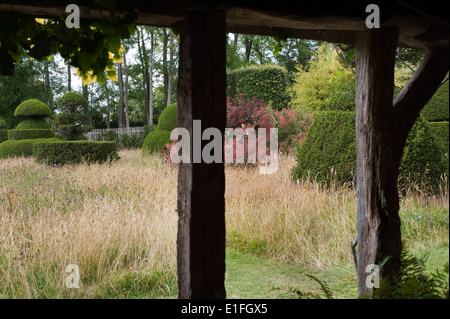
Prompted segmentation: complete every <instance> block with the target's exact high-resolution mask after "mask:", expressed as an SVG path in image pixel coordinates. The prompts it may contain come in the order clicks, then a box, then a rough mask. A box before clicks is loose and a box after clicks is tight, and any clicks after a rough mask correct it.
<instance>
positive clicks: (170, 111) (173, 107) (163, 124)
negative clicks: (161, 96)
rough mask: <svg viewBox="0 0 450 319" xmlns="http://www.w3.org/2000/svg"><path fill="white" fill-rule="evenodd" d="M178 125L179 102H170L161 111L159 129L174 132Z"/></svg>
mask: <svg viewBox="0 0 450 319" xmlns="http://www.w3.org/2000/svg"><path fill="white" fill-rule="evenodd" d="M176 127H177V103H173V104H170V105H169V106H167V107H166V108H165V109H164V110H163V111H162V113H161V115H160V116H159V119H158V126H157V129H158V130H160V131H167V132H172V130H173V129H175V128H176Z"/></svg>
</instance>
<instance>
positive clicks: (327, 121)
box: [292, 111, 448, 188]
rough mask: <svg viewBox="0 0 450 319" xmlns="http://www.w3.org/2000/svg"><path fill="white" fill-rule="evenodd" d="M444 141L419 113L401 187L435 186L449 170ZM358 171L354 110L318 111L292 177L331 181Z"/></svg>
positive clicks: (409, 140) (343, 180) (340, 180)
mask: <svg viewBox="0 0 450 319" xmlns="http://www.w3.org/2000/svg"><path fill="white" fill-rule="evenodd" d="M446 162H447V163H448V157H447V159H446V157H445V154H444V149H443V145H442V143H441V141H440V140H439V139H438V138H437V137H436V136H435V135H434V134H433V133H432V131H431V128H430V124H429V123H428V122H427V121H426V120H425V119H424V118H423V117H420V118H419V119H418V120H417V122H416V124H415V125H414V126H413V128H412V130H411V132H410V134H409V136H408V138H407V141H406V146H405V149H404V152H403V157H402V162H401V167H400V177H399V187H401V188H409V187H410V186H412V183H418V184H422V183H423V184H425V185H430V186H433V185H435V182H436V181H437V180H438V179H439V177H440V176H441V174H443V173H447V172H448V164H447V165H446ZM355 172H356V137H355V113H354V112H341V111H324V112H317V113H316V115H315V117H314V122H313V125H312V126H311V128H310V130H309V132H308V136H307V138H306V140H305V141H304V142H303V143H302V145H301V146H300V148H299V150H298V153H297V166H296V167H294V169H293V171H292V175H293V178H294V179H295V180H297V179H307V178H308V177H309V176H310V177H312V178H315V179H316V180H317V181H318V182H319V183H321V184H325V185H329V184H330V183H333V182H336V183H339V184H344V183H349V182H354V177H355Z"/></svg>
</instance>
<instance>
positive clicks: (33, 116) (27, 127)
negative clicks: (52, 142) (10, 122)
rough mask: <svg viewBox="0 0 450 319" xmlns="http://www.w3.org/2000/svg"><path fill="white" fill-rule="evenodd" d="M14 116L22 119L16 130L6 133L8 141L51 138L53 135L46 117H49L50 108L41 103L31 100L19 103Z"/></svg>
mask: <svg viewBox="0 0 450 319" xmlns="http://www.w3.org/2000/svg"><path fill="white" fill-rule="evenodd" d="M14 115H15V116H18V117H21V118H23V121H22V122H20V123H19V125H17V127H16V129H14V130H9V131H8V139H9V140H30V139H40V138H53V137H55V134H54V132H53V130H52V129H51V128H50V124H49V123H48V121H47V119H46V117H48V116H49V115H51V111H50V108H49V107H48V106H47V105H46V104H45V103H43V102H41V101H39V100H36V99H31V100H27V101H24V102H23V103H21V104H20V105H19V106H18V107H17V108H16V110H15V111H14Z"/></svg>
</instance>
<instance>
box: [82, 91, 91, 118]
mask: <svg viewBox="0 0 450 319" xmlns="http://www.w3.org/2000/svg"><path fill="white" fill-rule="evenodd" d="M88 85H89V84H86V85H82V87H83V97H84V98H85V99H86V101H87V102H88V108H87V110H85V112H87V113H88V114H87V115H88V117H89V124H90V125H92V112H91V104H90V103H89V88H88Z"/></svg>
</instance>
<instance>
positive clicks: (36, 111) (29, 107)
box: [14, 99, 52, 119]
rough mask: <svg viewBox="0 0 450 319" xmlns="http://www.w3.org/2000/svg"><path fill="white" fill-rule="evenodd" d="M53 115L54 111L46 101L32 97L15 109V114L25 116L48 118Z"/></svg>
mask: <svg viewBox="0 0 450 319" xmlns="http://www.w3.org/2000/svg"><path fill="white" fill-rule="evenodd" d="M51 115H52V111H50V108H49V107H48V106H47V104H45V103H44V102H41V101H39V100H36V99H30V100H26V101H24V102H22V103H21V104H20V105H19V106H18V107H17V108H16V110H15V111H14V116H18V117H23V118H35V119H38V118H46V117H49V116H51Z"/></svg>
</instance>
